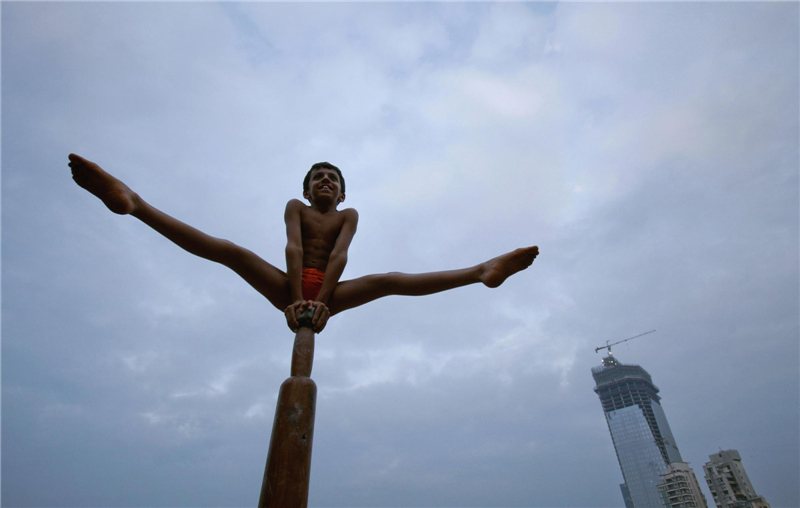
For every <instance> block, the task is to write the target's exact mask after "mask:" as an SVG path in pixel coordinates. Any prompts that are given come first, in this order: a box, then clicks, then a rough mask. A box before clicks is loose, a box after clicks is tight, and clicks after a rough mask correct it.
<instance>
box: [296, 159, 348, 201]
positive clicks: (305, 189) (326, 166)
mask: <svg viewBox="0 0 800 508" xmlns="http://www.w3.org/2000/svg"><path fill="white" fill-rule="evenodd" d="M315 169H332V170H334V171H336V174H338V175H339V183H340V184H341V186H342V194H344V177H343V176H342V171H341V170H340V169H339V168H337V167H336V166H334V165H333V164H331V163H330V162H317V163H316V164H314V165H313V166H311V169H309V170H308V173H306V177H305V178H304V179H303V192H308V182H309V181H311V173H313V172H314V170H315Z"/></svg>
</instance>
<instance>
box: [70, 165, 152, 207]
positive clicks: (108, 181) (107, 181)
mask: <svg viewBox="0 0 800 508" xmlns="http://www.w3.org/2000/svg"><path fill="white" fill-rule="evenodd" d="M69 160H70V162H69V167H70V168H72V179H73V180H75V183H77V184H78V185H80V186H81V187H83V188H84V189H86V190H88V191H89V192H91V193H92V194H94V195H95V196H97V197H98V198H100V199H101V200H102V201H103V203H104V204H105V205H106V206H107V207H108V209H109V210H111V211H112V212H114V213H118V214H120V215H125V214H129V213H131V212H133V211H134V208H135V201H134V198H135V196H136V194H134V192H133V191H132V190H131V189H130V188H129V187H128V186H127V185H125V184H124V183H122V182H121V181H119V180H117V179H116V178H114V177H113V176H111V175H109V174H108V173H106V172H105V171H103V169H102V168H101V167H100V166H98V165H97V164H95V163H94V162H92V161H88V160H86V159H84V158H83V157H81V156H79V155H75V154H74V153H71V154H69Z"/></svg>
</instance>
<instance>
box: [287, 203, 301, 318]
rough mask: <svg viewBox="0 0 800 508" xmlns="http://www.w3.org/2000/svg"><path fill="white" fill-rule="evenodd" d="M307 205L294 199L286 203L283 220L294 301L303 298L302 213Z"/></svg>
mask: <svg viewBox="0 0 800 508" xmlns="http://www.w3.org/2000/svg"><path fill="white" fill-rule="evenodd" d="M304 206H305V205H304V204H303V203H302V202H301V201H299V200H297V199H292V200H290V201H289V202H288V203H286V212H285V213H284V215H283V220H284V222H286V276H287V278H288V280H289V296H290V297H291V300H292V302H295V303H296V302H298V301H301V300H302V299H303V283H302V277H303V236H302V230H301V228H300V213H301V211H302V209H303V207H304Z"/></svg>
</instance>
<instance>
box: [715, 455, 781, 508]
mask: <svg viewBox="0 0 800 508" xmlns="http://www.w3.org/2000/svg"><path fill="white" fill-rule="evenodd" d="M708 458H709V459H711V460H709V461H708V462H706V463H705V465H704V466H703V470H704V471H705V477H706V483H708V490H710V491H711V496H712V497H713V498H714V503H715V504H716V505H717V508H769V503H767V500H766V499H764V498H763V497H761V496H759V495H756V490H755V489H754V488H753V484H752V483H750V478H749V477H748V476H747V473H746V472H745V470H744V466H743V465H742V457H741V456H740V455H739V452H737V451H736V450H725V451H722V450H720V451H719V453H715V454H713V455H709V456H708Z"/></svg>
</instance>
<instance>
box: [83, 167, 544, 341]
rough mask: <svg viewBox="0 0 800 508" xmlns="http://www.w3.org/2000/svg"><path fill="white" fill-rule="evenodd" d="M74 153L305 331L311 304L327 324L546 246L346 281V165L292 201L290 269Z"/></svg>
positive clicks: (130, 203)
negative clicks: (465, 264) (161, 206)
mask: <svg viewBox="0 0 800 508" xmlns="http://www.w3.org/2000/svg"><path fill="white" fill-rule="evenodd" d="M69 160H70V163H69V166H70V168H72V178H73V180H75V182H76V183H77V184H78V185H80V186H81V187H83V188H84V189H86V190H88V191H89V192H91V193H92V194H94V195H95V196H97V197H98V198H100V199H101V200H102V201H103V203H104V204H105V205H106V206H107V207H108V208H109V209H110V210H111V211H112V212H114V213H117V214H121V215H126V214H129V215H133V216H134V217H136V218H137V219H139V220H141V221H142V222H144V223H145V224H147V225H148V226H150V227H151V228H153V229H155V230H156V231H158V232H159V233H161V234H162V235H164V236H165V237H167V238H168V239H169V240H171V241H172V242H173V243H175V244H176V245H178V246H179V247H181V248H183V249H184V250H186V251H188V252H190V253H192V254H194V255H196V256H200V257H202V258H205V259H209V260H211V261H215V262H217V263H221V264H223V265H225V266H227V267H228V268H230V269H231V270H233V271H234V272H236V273H237V274H239V275H240V276H241V277H242V278H243V279H244V280H245V281H247V283H248V284H250V285H251V286H252V287H253V288H254V289H255V290H256V291H258V292H259V293H261V294H262V295H264V297H266V298H267V300H269V301H270V303H272V305H274V306H275V307H276V308H277V309H278V310H283V311H284V314H285V316H286V323H287V324H288V325H289V328H291V329H292V331H297V328H298V318H297V316H298V315H299V314H300V313H301V312H302V311H304V310H306V309H308V308H313V309H314V317H313V320H312V326H313V329H314V331H315V332H320V331H322V329H323V328H325V324H326V323H327V321H328V318H329V317H330V316H331V315H334V314H338V313H339V312H342V311H343V310H347V309H352V308H353V307H358V306H359V305H363V304H365V303H367V302H371V301H372V300H376V299H378V298H382V297H384V296H389V295H415V296H419V295H429V294H433V293H438V292H440V291H445V290H448V289H453V288H457V287H460V286H466V285H467V284H474V283H477V282H481V283H483V284H485V285H486V286H488V287H491V288H493V287H497V286H499V285H500V284H502V283H503V281H505V280H506V278H508V277H509V276H510V275H513V274H514V273H516V272H518V271H520V270H524V269H525V268H527V267H528V266H530V265H531V263H533V260H534V259H535V258H536V256H537V255H538V254H539V248H538V247H527V248H523V249H517V250H514V251H512V252H509V253H507V254H504V255H502V256H498V257H496V258H494V259H490V260H489V261H486V262H484V263H481V264H478V265H475V266H473V267H470V268H463V269H460V270H448V271H443V272H430V273H419V274H406V273H399V272H390V273H384V274H376V275H367V276H364V277H359V278H357V279H352V280H346V281H339V278H340V277H341V276H342V272H343V271H344V267H345V265H346V264H347V249H348V248H349V247H350V242H351V241H352V240H353V235H355V233H356V226H357V224H358V213H357V212H356V211H355V209H353V208H346V209H344V210H341V211H340V210H337V207H338V206H339V203H341V202H343V201H344V198H345V192H344V190H345V185H344V178H343V177H342V174H341V171H339V169H338V168H336V167H335V166H333V165H331V164H328V163H327V162H321V163H318V164H314V165H313V166H312V167H311V169H310V170H309V172H308V174H307V175H306V178H305V180H304V181H303V197H304V198H306V199H307V200H308V202H309V203H310V206H307V205H305V204H304V203H303V202H302V201H299V200H297V199H292V200H290V201H289V202H288V203H287V204H286V212H285V214H284V220H285V222H286V238H287V241H286V272H283V271H282V270H280V269H278V268H276V267H275V266H273V265H271V264H269V263H267V262H266V261H264V260H263V259H261V258H260V257H258V256H257V255H256V254H254V253H253V252H251V251H249V250H247V249H245V248H243V247H239V246H238V245H236V244H234V243H232V242H229V241H227V240H222V239H220V238H214V237H213V236H209V235H207V234H205V233H203V232H202V231H199V230H197V229H195V228H193V227H191V226H189V225H188V224H184V223H183V222H181V221H179V220H177V219H175V218H173V217H170V216H169V215H167V214H165V213H164V212H162V211H160V210H158V209H156V208H155V207H153V206H151V205H150V204H148V203H147V202H145V201H144V200H143V199H142V198H141V197H140V196H139V195H138V194H136V193H135V192H133V191H132V190H131V189H130V188H129V187H128V186H127V185H125V184H124V183H122V182H121V181H120V180H118V179H116V178H114V177H113V176H111V175H110V174H108V173H106V172H105V171H103V169H102V168H100V166H98V165H97V164H95V163H94V162H91V161H88V160H86V159H84V158H83V157H80V156H78V155H75V154H70V155H69Z"/></svg>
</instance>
